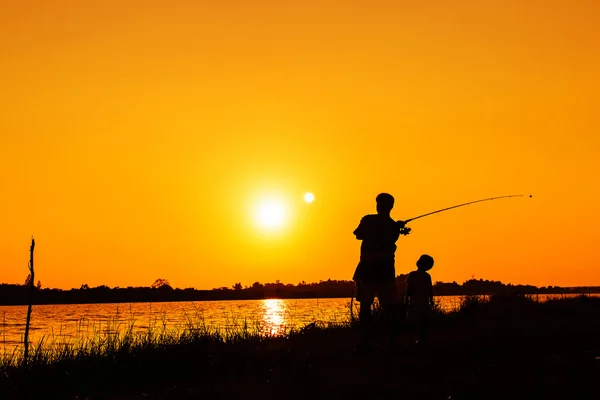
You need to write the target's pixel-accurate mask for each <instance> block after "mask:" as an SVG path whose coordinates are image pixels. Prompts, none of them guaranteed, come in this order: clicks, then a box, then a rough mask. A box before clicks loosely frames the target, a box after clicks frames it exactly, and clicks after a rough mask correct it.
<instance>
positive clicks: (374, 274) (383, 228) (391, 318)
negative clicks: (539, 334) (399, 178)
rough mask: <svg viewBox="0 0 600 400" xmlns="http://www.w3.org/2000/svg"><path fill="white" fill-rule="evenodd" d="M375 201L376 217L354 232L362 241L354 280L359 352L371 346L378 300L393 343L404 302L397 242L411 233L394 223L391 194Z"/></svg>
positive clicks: (367, 219)
mask: <svg viewBox="0 0 600 400" xmlns="http://www.w3.org/2000/svg"><path fill="white" fill-rule="evenodd" d="M375 201H376V202H377V214H369V215H366V216H364V217H363V218H362V219H361V221H360V224H359V225H358V227H357V228H356V229H355V230H354V235H355V236H356V238H357V239H358V240H362V243H361V246H360V262H359V263H358V266H357V267H356V271H355V273H354V277H353V280H354V281H355V282H356V285H357V295H356V300H357V301H358V302H360V311H359V322H360V325H361V327H362V340H361V343H360V344H359V350H364V349H366V348H368V346H369V334H370V330H371V320H372V314H371V306H372V305H373V302H374V301H375V297H376V296H377V298H378V299H379V303H380V305H381V306H382V308H383V310H384V313H385V317H386V319H387V324H388V329H389V333H390V336H391V339H392V337H393V335H394V334H396V333H397V329H396V328H397V326H398V324H399V323H400V310H399V309H400V305H401V303H400V302H401V299H400V296H399V293H398V286H397V284H396V268H395V265H394V263H395V253H396V241H397V240H398V238H399V237H400V234H404V235H408V234H409V233H410V228H406V227H405V225H406V224H405V222H404V221H394V220H393V219H392V217H391V216H390V212H391V211H392V208H393V207H394V197H393V196H392V195H391V194H388V193H380V194H379V195H378V196H377V198H376V199H375Z"/></svg>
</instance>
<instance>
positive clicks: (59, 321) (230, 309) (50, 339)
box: [0, 295, 556, 354]
mask: <svg viewBox="0 0 600 400" xmlns="http://www.w3.org/2000/svg"><path fill="white" fill-rule="evenodd" d="M549 296H550V297H553V296H552V295H549ZM547 297H548V295H546V296H541V295H540V299H539V300H540V301H544V300H546V298H547ZM554 297H556V296H554ZM460 299H461V296H439V297H436V301H437V302H438V303H439V304H440V306H441V307H442V309H444V310H446V311H450V310H452V309H455V308H456V307H457V306H458V304H459V303H460ZM353 306H354V313H355V315H356V314H357V311H358V310H357V306H358V305H357V303H354V305H353ZM26 314H27V307H26V306H0V350H1V351H3V352H4V353H5V354H6V353H7V352H13V351H15V349H17V348H18V347H20V346H21V344H22V342H23V334H24V330H25V320H26ZM349 319H350V299H348V298H333V299H286V300H281V299H267V300H232V301H200V302H165V303H119V304H114V303H109V304H60V305H38V306H34V307H33V312H32V315H31V325H30V341H31V343H33V344H34V345H36V344H38V343H40V341H43V343H44V346H48V345H56V344H59V345H60V344H63V343H70V344H75V343H80V341H82V340H83V341H85V340H88V339H90V338H100V337H106V336H107V335H111V334H115V333H120V334H122V333H124V332H128V331H130V332H133V333H139V332H142V333H143V332H148V330H149V329H152V330H154V331H160V332H165V331H181V330H183V329H186V328H189V327H194V328H199V327H205V328H206V329H208V330H211V331H214V330H216V329H219V330H220V331H221V332H222V333H227V332H235V331H236V330H238V331H239V329H240V328H241V327H243V326H244V325H245V326H246V327H247V328H248V329H249V331H250V332H259V333H261V334H272V335H277V334H281V333H285V332H287V331H289V330H290V329H293V328H300V327H303V326H306V325H307V324H310V323H313V322H316V323H317V324H319V325H327V324H331V323H340V322H347V321H349Z"/></svg>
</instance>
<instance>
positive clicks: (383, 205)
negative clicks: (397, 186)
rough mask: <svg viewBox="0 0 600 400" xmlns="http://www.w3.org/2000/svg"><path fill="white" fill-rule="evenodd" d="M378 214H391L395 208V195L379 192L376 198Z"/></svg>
mask: <svg viewBox="0 0 600 400" xmlns="http://www.w3.org/2000/svg"><path fill="white" fill-rule="evenodd" d="M375 201H376V202H377V213H378V214H389V213H390V211H392V208H394V196H392V195H391V194H389V193H379V194H378V195H377V197H376V198H375Z"/></svg>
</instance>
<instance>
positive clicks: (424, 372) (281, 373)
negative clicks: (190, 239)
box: [0, 296, 600, 399]
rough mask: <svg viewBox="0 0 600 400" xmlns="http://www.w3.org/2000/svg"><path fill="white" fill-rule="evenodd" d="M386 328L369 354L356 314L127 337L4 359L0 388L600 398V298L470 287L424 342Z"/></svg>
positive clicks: (15, 394) (68, 394) (164, 394)
mask: <svg viewBox="0 0 600 400" xmlns="http://www.w3.org/2000/svg"><path fill="white" fill-rule="evenodd" d="M186 335H187V336H186ZM384 339H385V338H384V336H383V335H376V339H375V343H374V344H375V347H374V349H373V351H371V352H370V353H368V354H364V355H357V354H355V353H354V352H353V349H354V345H355V344H356V342H357V340H358V331H357V327H356V326H355V325H352V324H350V325H349V326H338V327H331V328H328V329H321V328H319V327H317V326H314V327H307V328H305V329H304V330H302V331H297V332H294V333H292V334H290V335H287V336H285V337H271V338H269V337H264V336H258V335H255V334H253V333H252V332H250V331H248V330H246V331H245V332H237V333H229V334H220V336H219V335H217V334H215V333H214V332H213V333H210V332H202V331H198V330H196V331H191V332H189V333H187V334H185V335H179V336H173V335H171V336H170V337H169V336H162V337H159V336H156V337H154V338H150V337H146V341H144V339H143V338H138V339H137V341H135V340H133V339H128V340H121V341H120V342H115V343H113V344H112V345H111V344H107V345H106V346H105V347H104V348H102V346H97V347H96V348H95V349H92V350H91V351H88V352H87V353H86V352H81V353H80V354H75V353H73V354H68V353H64V354H55V355H54V357H53V358H46V359H44V357H43V354H41V355H39V356H38V358H37V359H34V360H33V363H32V365H31V366H30V368H28V369H22V368H17V367H14V366H4V367H2V372H3V373H2V377H0V398H2V399H13V398H14V399H17V398H36V399H37V398H56V399H61V398H64V399H75V398H88V399H117V398H119V399H194V398H239V397H246V398H262V399H264V398H307V397H308V398H315V397H316V398H325V397H327V398H346V399H347V398H356V397H359V396H362V395H364V396H367V398H376V397H382V396H384V395H385V396H390V395H393V396H395V397H396V396H397V397H400V398H415V399H416V398H423V399H467V398H468V399H471V398H473V399H475V398H484V399H488V398H524V399H533V398H579V399H581V398H590V399H591V398H597V397H596V396H597V394H598V392H597V385H596V380H597V379H598V377H600V360H598V359H597V357H600V299H598V298H588V297H578V298H573V299H561V300H551V301H548V302H546V303H536V302H534V301H531V300H528V299H526V298H524V297H520V296H519V297H509V298H492V299H491V300H490V301H487V302H483V301H481V300H476V299H472V298H471V299H467V301H465V302H464V303H463V304H462V307H461V309H460V310H459V311H457V312H453V313H447V314H444V313H437V314H436V316H435V319H434V321H433V324H432V327H431V330H430V338H429V341H428V343H427V344H426V345H424V346H422V347H416V346H415V345H414V344H413V340H412V339H411V337H410V335H409V334H408V333H407V332H404V333H403V334H402V336H401V337H400V338H399V339H400V340H399V342H398V343H397V346H395V347H394V348H391V347H390V346H389V344H388V343H387V341H386V340H384ZM111 346H112V347H111Z"/></svg>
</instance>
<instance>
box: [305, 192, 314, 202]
mask: <svg viewBox="0 0 600 400" xmlns="http://www.w3.org/2000/svg"><path fill="white" fill-rule="evenodd" d="M314 200H315V195H314V194H312V193H311V192H308V193H305V194H304V201H305V202H307V203H312V202H313V201H314Z"/></svg>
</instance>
